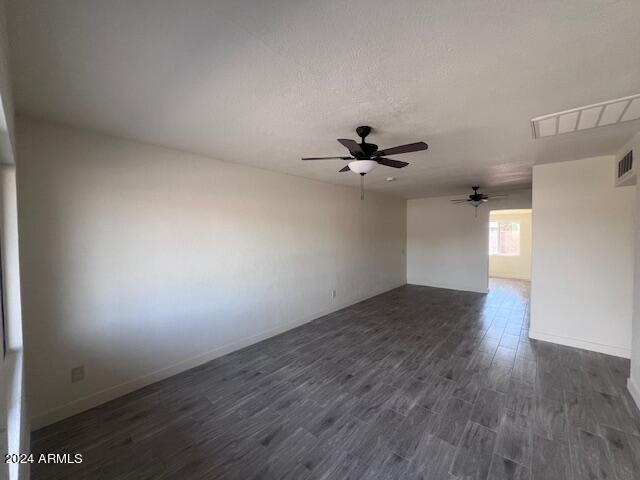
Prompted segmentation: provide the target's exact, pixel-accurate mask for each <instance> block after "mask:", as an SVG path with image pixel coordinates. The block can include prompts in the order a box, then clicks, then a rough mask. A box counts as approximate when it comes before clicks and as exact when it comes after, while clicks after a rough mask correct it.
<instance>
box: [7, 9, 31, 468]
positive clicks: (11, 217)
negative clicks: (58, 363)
mask: <svg viewBox="0 0 640 480" xmlns="http://www.w3.org/2000/svg"><path fill="white" fill-rule="evenodd" d="M6 32H7V28H6V17H5V2H4V0H0V246H1V247H2V251H1V264H0V268H1V269H2V292H0V294H1V295H2V300H3V308H4V324H5V327H6V331H5V337H6V347H7V351H6V355H4V357H2V358H0V452H2V453H3V454H4V453H12V454H16V453H20V452H28V451H29V435H28V428H29V427H28V422H27V421H26V418H25V415H24V410H25V396H24V376H23V368H22V365H23V353H22V316H21V306H20V274H19V261H18V224H17V206H16V174H15V170H16V169H15V164H14V146H15V137H14V113H13V101H12V93H11V85H10V82H9V54H8V50H9V48H8V38H7V35H6ZM0 329H1V327H0ZM0 350H1V348H0ZM28 475H29V465H28V464H19V463H12V464H6V463H4V462H2V463H0V478H2V479H5V478H9V479H11V480H17V479H18V478H27V477H28Z"/></svg>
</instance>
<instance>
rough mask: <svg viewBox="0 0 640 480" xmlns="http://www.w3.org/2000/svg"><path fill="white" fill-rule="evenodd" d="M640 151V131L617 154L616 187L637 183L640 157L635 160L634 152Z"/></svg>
mask: <svg viewBox="0 0 640 480" xmlns="http://www.w3.org/2000/svg"><path fill="white" fill-rule="evenodd" d="M639 152H640V133H638V134H637V135H635V136H634V137H633V138H632V139H631V140H629V141H628V142H627V143H626V144H625V146H624V147H622V148H621V149H620V150H619V153H618V155H616V163H615V179H616V187H626V186H628V185H635V184H636V181H637V180H636V172H637V171H638V166H637V164H638V159H637V158H636V161H635V162H634V161H633V157H634V153H635V154H638V153H639Z"/></svg>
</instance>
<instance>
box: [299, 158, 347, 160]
mask: <svg viewBox="0 0 640 480" xmlns="http://www.w3.org/2000/svg"><path fill="white" fill-rule="evenodd" d="M350 159H351V157H308V158H303V159H302V160H350Z"/></svg>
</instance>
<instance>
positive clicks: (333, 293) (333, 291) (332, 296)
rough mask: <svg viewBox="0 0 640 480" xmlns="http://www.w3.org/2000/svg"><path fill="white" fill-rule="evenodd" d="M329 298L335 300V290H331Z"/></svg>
mask: <svg viewBox="0 0 640 480" xmlns="http://www.w3.org/2000/svg"><path fill="white" fill-rule="evenodd" d="M331 298H336V291H335V290H331Z"/></svg>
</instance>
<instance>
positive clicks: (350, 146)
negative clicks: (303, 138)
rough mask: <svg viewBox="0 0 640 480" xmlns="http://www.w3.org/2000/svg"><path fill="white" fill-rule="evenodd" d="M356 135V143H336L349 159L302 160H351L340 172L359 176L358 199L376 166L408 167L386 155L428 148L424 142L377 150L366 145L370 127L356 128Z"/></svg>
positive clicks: (342, 141)
mask: <svg viewBox="0 0 640 480" xmlns="http://www.w3.org/2000/svg"><path fill="white" fill-rule="evenodd" d="M356 133H357V134H358V136H359V137H360V139H361V140H362V142H360V143H358V142H356V141H355V140H351V139H348V138H339V139H338V142H339V143H341V144H342V145H343V146H344V147H346V148H347V150H349V154H350V155H351V156H350V157H307V158H303V159H302V160H352V161H351V162H349V163H348V164H347V166H345V167H343V168H341V169H340V170H339V171H340V172H348V171H349V170H351V171H352V172H354V173H357V174H359V175H360V198H361V199H364V193H363V189H364V180H363V178H364V176H365V175H366V174H367V173H370V172H371V171H372V170H373V169H374V168H376V167H377V166H378V165H385V166H387V167H392V168H404V167H406V166H407V165H409V164H408V163H407V162H401V161H400V160H394V159H392V158H385V157H386V155H399V154H401V153H410V152H419V151H421V150H426V149H427V148H429V145H427V144H426V143H424V142H415V143H409V144H406V145H400V146H397V147H392V148H386V149H384V150H378V145H376V144H374V143H367V142H366V141H365V138H366V137H367V135H369V134H370V133H371V127H369V126H367V125H362V126H360V127H358V128H356Z"/></svg>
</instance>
